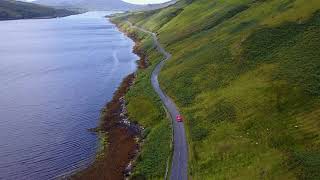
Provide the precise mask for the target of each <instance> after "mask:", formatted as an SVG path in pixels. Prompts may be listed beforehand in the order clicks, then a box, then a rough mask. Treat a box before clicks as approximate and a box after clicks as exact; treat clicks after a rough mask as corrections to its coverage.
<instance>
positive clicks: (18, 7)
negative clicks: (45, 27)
mask: <svg viewBox="0 0 320 180" xmlns="http://www.w3.org/2000/svg"><path fill="white" fill-rule="evenodd" d="M71 14H74V12H71V11H67V10H63V9H54V8H50V7H45V6H40V5H37V4H32V3H25V2H20V1H13V0H0V20H7V19H26V18H48V17H60V16H67V15H71Z"/></svg>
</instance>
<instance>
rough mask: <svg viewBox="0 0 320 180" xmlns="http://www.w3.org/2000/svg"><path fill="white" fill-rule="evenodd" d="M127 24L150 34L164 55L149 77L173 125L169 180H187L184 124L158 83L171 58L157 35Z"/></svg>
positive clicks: (186, 149)
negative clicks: (162, 70)
mask: <svg viewBox="0 0 320 180" xmlns="http://www.w3.org/2000/svg"><path fill="white" fill-rule="evenodd" d="M127 23H128V24H129V25H130V26H131V27H132V28H136V29H138V30H140V31H142V32H144V33H147V34H150V35H151V36H152V38H153V41H154V45H155V46H156V48H157V50H158V51H159V52H160V53H162V54H163V55H164V59H163V60H162V61H161V62H160V63H159V64H158V65H157V66H156V67H155V69H154V70H153V72H152V76H151V83H152V86H153V88H154V90H155V92H156V93H157V94H158V95H159V97H160V99H161V101H162V103H163V104H164V106H165V107H166V109H167V110H168V112H169V113H170V116H171V120H172V125H173V141H174V142H173V144H174V148H173V157H172V165H171V175H170V179H171V180H187V179H188V145H187V140H186V134H185V130H184V124H183V123H182V122H177V121H176V120H175V118H176V116H177V115H178V114H180V113H179V111H178V108H177V107H176V105H175V104H174V102H173V101H172V100H171V99H170V97H168V96H167V95H166V94H165V93H164V92H163V91H162V89H161V87H160V85H159V81H158V75H159V72H160V71H161V69H162V67H163V65H164V63H165V62H166V61H167V60H169V59H170V58H171V54H170V53H168V52H167V51H166V50H165V49H164V48H163V47H162V46H161V44H160V43H159V41H158V38H157V35H156V34H155V33H153V32H150V31H148V30H145V29H143V28H140V27H138V26H135V25H133V24H132V23H131V22H129V21H127Z"/></svg>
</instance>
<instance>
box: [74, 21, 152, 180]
mask: <svg viewBox="0 0 320 180" xmlns="http://www.w3.org/2000/svg"><path fill="white" fill-rule="evenodd" d="M118 28H119V29H120V30H121V28H120V27H118ZM124 33H125V34H126V35H127V36H128V37H129V38H131V39H132V40H133V41H134V42H135V46H134V49H133V52H134V53H135V54H137V55H138V56H139V57H140V60H139V61H138V67H139V68H141V69H144V68H147V67H148V60H147V56H146V52H144V51H143V50H142V49H141V42H140V39H139V38H138V37H137V35H136V34H135V33H128V32H124ZM134 78H135V75H134V74H130V75H128V76H127V77H126V78H125V79H124V80H123V82H122V83H121V85H120V87H119V88H118V90H117V91H116V92H115V93H114V96H113V98H112V100H111V101H110V102H109V103H108V104H107V105H106V107H105V108H104V110H103V112H102V117H101V125H100V126H99V127H98V128H96V129H91V131H102V132H107V136H108V137H107V139H108V145H107V148H105V152H102V153H103V154H104V155H103V156H102V157H100V158H98V159H96V160H95V162H94V163H93V164H92V165H91V166H89V167H88V168H86V169H85V170H82V171H80V172H78V173H76V174H75V175H72V176H71V177H70V178H69V179H79V180H100V179H101V180H120V179H124V176H125V174H126V173H127V172H126V171H128V169H127V166H128V164H129V163H130V162H131V161H132V160H133V159H134V158H135V157H136V155H137V152H138V149H139V144H138V143H137V142H136V140H135V138H136V137H137V136H139V133H138V132H137V131H136V128H135V127H134V126H133V127H130V125H129V126H128V125H125V124H124V123H123V121H122V120H123V119H122V118H123V117H121V114H122V113H123V112H122V111H121V109H122V108H121V106H122V103H123V101H122V99H123V97H124V96H125V94H126V93H127V92H128V91H129V88H130V86H131V85H132V84H133V81H134Z"/></svg>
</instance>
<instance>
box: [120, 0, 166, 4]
mask: <svg viewBox="0 0 320 180" xmlns="http://www.w3.org/2000/svg"><path fill="white" fill-rule="evenodd" d="M123 1H125V2H128V3H134V4H152V3H163V2H167V1H169V0H123Z"/></svg>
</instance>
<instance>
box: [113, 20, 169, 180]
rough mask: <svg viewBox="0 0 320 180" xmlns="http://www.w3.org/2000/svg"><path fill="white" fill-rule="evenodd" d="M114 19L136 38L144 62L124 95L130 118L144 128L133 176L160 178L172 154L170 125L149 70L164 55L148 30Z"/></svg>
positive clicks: (137, 47) (137, 48) (138, 51)
mask: <svg viewBox="0 0 320 180" xmlns="http://www.w3.org/2000/svg"><path fill="white" fill-rule="evenodd" d="M114 21H115V23H117V24H118V25H119V27H120V28H121V30H122V31H124V32H125V33H126V34H128V35H129V36H130V37H132V38H133V39H135V41H136V46H135V52H136V53H138V54H139V55H140V56H141V59H143V60H142V62H146V63H141V60H140V63H139V67H140V68H139V69H138V71H137V72H136V77H135V81H134V84H133V85H132V86H131V88H130V90H129V92H128V93H127V95H126V97H125V99H126V102H127V110H128V116H129V119H130V121H135V122H137V123H139V124H140V125H141V126H142V127H144V128H145V130H144V132H143V135H142V136H143V140H142V147H143V148H142V150H141V151H140V155H139V156H138V158H137V160H136V163H135V164H134V166H135V168H134V171H133V174H132V179H163V178H164V176H165V173H166V168H167V164H168V163H169V160H170V157H171V151H172V150H171V149H172V147H171V139H172V137H171V131H172V130H171V129H172V128H171V123H170V121H169V119H168V118H167V117H166V112H165V110H164V108H163V107H162V105H161V101H160V98H159V97H158V96H157V94H156V93H155V92H154V91H153V87H152V85H151V81H150V78H151V73H152V70H153V69H154V68H155V66H156V65H157V64H158V63H159V62H160V61H161V60H162V58H163V57H162V55H161V54H160V53H159V52H158V51H157V50H156V49H155V47H154V46H153V40H152V37H151V36H150V35H149V34H146V33H143V32H141V31H138V30H136V29H131V28H130V26H129V25H128V23H126V22H120V21H117V20H114Z"/></svg>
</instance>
